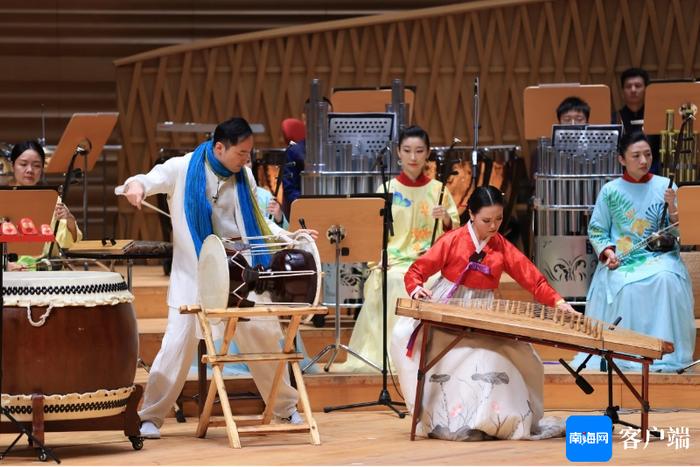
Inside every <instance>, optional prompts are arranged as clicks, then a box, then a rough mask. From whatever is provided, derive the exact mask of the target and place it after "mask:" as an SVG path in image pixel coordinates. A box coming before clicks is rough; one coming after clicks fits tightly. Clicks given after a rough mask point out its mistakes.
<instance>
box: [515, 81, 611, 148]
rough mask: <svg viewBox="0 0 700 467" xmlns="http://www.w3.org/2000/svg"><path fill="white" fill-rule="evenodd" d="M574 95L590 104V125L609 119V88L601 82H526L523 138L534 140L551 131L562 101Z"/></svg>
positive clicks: (602, 123) (603, 123) (607, 122)
mask: <svg viewBox="0 0 700 467" xmlns="http://www.w3.org/2000/svg"><path fill="white" fill-rule="evenodd" d="M570 96H576V97H579V98H581V99H583V100H584V101H586V102H587V103H588V105H590V106H591V117H590V118H589V119H588V123H589V124H591V125H605V124H609V123H610V88H608V87H607V86H606V85H604V84H586V85H581V84H577V83H573V84H572V83H561V84H540V85H539V86H528V87H527V88H525V91H523V109H524V111H525V118H524V121H525V139H528V140H536V139H539V138H542V137H546V136H549V135H551V134H552V125H554V124H556V123H559V122H558V121H557V107H558V106H559V104H561V101H563V100H564V99H566V98H567V97H570Z"/></svg>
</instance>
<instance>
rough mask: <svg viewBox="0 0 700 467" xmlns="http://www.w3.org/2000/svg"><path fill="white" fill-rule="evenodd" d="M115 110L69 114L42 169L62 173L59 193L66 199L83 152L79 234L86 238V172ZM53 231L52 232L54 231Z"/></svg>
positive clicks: (113, 122) (99, 149) (109, 130)
mask: <svg viewBox="0 0 700 467" xmlns="http://www.w3.org/2000/svg"><path fill="white" fill-rule="evenodd" d="M118 116H119V113H117V112H106V113H75V114H73V116H72V117H71V119H70V121H69V122H68V125H67V126H66V129H65V130H63V135H61V139H60V141H59V142H58V146H56V151H55V152H54V154H53V156H52V157H51V160H50V161H49V164H48V165H47V166H46V170H45V172H46V173H65V174H66V175H65V176H66V179H65V182H64V184H63V190H62V193H61V196H62V198H63V199H64V200H67V196H68V185H69V184H70V177H71V176H72V173H71V172H72V171H73V165H74V163H75V158H76V157H77V156H78V155H82V156H83V234H84V235H85V237H86V238H87V236H88V225H87V173H88V171H90V170H92V168H93V167H95V162H97V158H98V156H99V155H100V154H101V153H102V148H103V147H104V145H105V143H106V142H107V139H108V138H109V136H110V135H111V134H112V130H114V126H115V125H116V124H117V117H118ZM55 234H56V232H54V235H55Z"/></svg>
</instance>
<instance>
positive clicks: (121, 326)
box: [2, 271, 138, 421]
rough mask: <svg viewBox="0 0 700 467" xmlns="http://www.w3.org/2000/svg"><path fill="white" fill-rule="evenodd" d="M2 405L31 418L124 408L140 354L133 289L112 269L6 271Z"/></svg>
mask: <svg viewBox="0 0 700 467" xmlns="http://www.w3.org/2000/svg"><path fill="white" fill-rule="evenodd" d="M3 297H4V312H3V314H2V319H3V326H4V332H3V334H4V339H3V361H2V364H3V370H4V374H3V376H4V378H3V381H2V405H3V406H4V407H8V408H9V409H10V413H12V414H13V415H14V416H15V418H17V419H18V420H20V421H29V420H31V418H32V415H31V408H32V400H31V399H32V395H33V394H40V395H43V396H44V419H45V420H46V421H51V420H75V419H85V418H97V417H107V416H111V415H115V414H119V413H122V412H124V410H125V408H126V404H127V400H128V399H129V397H130V395H131V393H132V391H133V390H134V377H135V374H136V360H137V357H138V331H137V326H136V317H135V314H134V310H133V308H132V305H131V302H132V300H133V296H132V294H131V293H130V292H129V291H128V289H127V286H126V283H125V282H124V279H123V278H122V276H121V275H119V274H117V273H112V272H92V271H59V272H9V273H5V275H4V277H3Z"/></svg>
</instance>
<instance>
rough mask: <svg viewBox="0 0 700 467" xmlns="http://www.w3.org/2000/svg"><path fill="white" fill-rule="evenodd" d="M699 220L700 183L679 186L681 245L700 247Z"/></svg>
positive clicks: (679, 371) (687, 367)
mask: <svg viewBox="0 0 700 467" xmlns="http://www.w3.org/2000/svg"><path fill="white" fill-rule="evenodd" d="M698 218H700V182H686V183H681V184H679V188H678V220H679V222H678V230H679V231H680V233H681V243H682V244H683V245H700V228H699V227H698V222H697V219H698ZM698 364H700V360H695V361H694V362H693V363H691V364H690V365H688V366H686V367H684V368H681V369H680V370H678V371H677V373H678V374H682V373H685V372H686V371H687V370H689V369H691V368H692V367H694V366H695V365H698Z"/></svg>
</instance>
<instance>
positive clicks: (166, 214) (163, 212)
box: [141, 200, 171, 219]
mask: <svg viewBox="0 0 700 467" xmlns="http://www.w3.org/2000/svg"><path fill="white" fill-rule="evenodd" d="M141 204H142V205H143V206H146V207H147V208H151V209H153V210H154V211H155V212H157V213H159V214H163V215H164V216H165V217H167V218H168V219H171V217H170V214H168V213H167V212H165V211H163V210H162V209H160V208H157V207H155V206H154V205H152V204H151V203H149V202H148V201H143V200H141Z"/></svg>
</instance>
